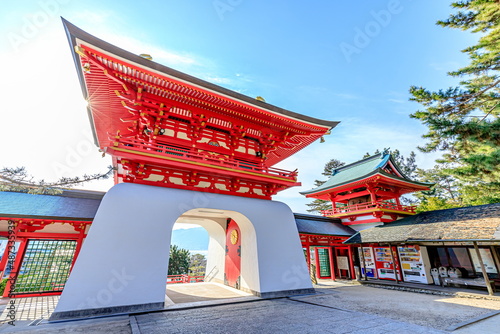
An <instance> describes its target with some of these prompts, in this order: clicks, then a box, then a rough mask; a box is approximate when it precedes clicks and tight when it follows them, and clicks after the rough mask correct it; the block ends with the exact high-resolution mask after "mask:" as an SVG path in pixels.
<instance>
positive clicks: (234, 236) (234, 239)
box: [231, 230, 239, 245]
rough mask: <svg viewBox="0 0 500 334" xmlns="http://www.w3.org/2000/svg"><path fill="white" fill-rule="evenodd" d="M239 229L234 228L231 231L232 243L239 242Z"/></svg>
mask: <svg viewBox="0 0 500 334" xmlns="http://www.w3.org/2000/svg"><path fill="white" fill-rule="evenodd" d="M238 237H239V236H238V231H237V230H232V231H231V243H232V244H233V245H236V243H237V242H238Z"/></svg>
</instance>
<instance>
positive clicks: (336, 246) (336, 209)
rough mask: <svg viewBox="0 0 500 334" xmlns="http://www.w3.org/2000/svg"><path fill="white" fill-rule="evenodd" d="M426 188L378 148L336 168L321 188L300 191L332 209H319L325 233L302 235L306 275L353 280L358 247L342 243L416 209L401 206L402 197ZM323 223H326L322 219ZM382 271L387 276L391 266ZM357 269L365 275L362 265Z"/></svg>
mask: <svg viewBox="0 0 500 334" xmlns="http://www.w3.org/2000/svg"><path fill="white" fill-rule="evenodd" d="M431 186H432V184H427V183H421V182H416V181H413V180H411V179H409V178H408V177H407V176H406V175H404V174H403V173H402V172H401V170H400V168H399V167H398V165H397V164H396V162H395V161H394V159H393V158H392V155H391V154H390V153H389V152H382V153H379V154H375V155H373V156H370V157H367V158H365V159H362V160H359V161H357V162H354V163H351V164H349V165H345V166H342V167H339V168H337V169H335V170H334V171H333V172H332V175H331V176H330V178H329V179H328V180H327V181H326V182H325V183H324V184H322V185H321V186H319V187H317V188H315V189H311V190H308V191H304V192H301V194H303V195H305V196H306V197H308V198H315V199H321V200H325V201H329V202H331V203H332V208H331V209H329V210H324V211H322V214H323V216H324V217H326V218H328V219H329V220H330V221H329V223H327V225H326V226H327V227H328V229H329V230H331V232H330V233H312V234H308V235H305V234H302V233H301V242H302V247H303V249H304V251H305V253H306V258H307V262H308V266H309V270H310V271H311V273H312V274H313V275H315V276H316V277H317V278H320V279H336V278H349V279H354V278H356V273H355V270H354V268H355V267H362V266H361V265H360V261H359V258H358V249H356V247H355V246H354V245H351V244H344V243H343V242H344V241H346V240H347V239H348V238H349V237H350V236H351V235H352V234H353V233H355V232H356V231H360V230H365V229H369V228H372V227H374V226H379V225H384V224H390V223H392V222H394V221H397V220H398V219H401V218H403V217H408V216H412V215H414V214H415V207H414V206H409V205H402V204H401V201H400V197H401V195H404V194H409V193H412V192H416V191H420V190H429V189H430V187H431ZM322 225H325V222H324V221H323V222H322ZM339 225H343V226H344V230H340V227H339ZM324 230H325V231H326V229H324ZM299 232H300V227H299ZM349 233H350V234H349ZM325 234H328V235H325ZM385 265H387V264H385ZM386 269H388V271H387V273H388V275H389V276H390V270H392V267H390V268H389V267H388V268H386ZM361 270H362V271H363V273H364V270H365V268H364V267H363V268H361ZM372 270H374V269H372V268H371V267H370V274H373V273H372V272H371V271H372ZM384 273H385V271H384ZM373 276H375V277H377V275H375V274H373V275H372V277H373ZM378 277H380V278H383V277H384V275H383V274H380V275H378Z"/></svg>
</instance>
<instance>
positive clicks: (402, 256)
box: [398, 245, 427, 283]
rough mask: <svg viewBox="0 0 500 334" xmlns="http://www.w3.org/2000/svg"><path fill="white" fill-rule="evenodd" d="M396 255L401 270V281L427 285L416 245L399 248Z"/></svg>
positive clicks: (418, 248)
mask: <svg viewBox="0 0 500 334" xmlns="http://www.w3.org/2000/svg"><path fill="white" fill-rule="evenodd" d="M398 253H399V261H400V262H401V267H402V269H403V280H404V281H405V282H418V283H427V278H426V275H425V268H424V263H423V260H422V256H421V254H420V247H419V246H418V245H405V246H399V247H398Z"/></svg>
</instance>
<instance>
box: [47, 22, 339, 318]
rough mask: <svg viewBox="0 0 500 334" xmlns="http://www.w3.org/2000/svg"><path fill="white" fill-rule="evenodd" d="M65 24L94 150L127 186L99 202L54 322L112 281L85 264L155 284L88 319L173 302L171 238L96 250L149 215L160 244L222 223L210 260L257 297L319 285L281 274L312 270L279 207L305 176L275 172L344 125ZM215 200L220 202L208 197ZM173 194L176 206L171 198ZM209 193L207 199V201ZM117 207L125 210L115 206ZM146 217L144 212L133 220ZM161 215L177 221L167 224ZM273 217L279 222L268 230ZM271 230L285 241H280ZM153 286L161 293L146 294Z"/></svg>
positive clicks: (213, 231)
mask: <svg viewBox="0 0 500 334" xmlns="http://www.w3.org/2000/svg"><path fill="white" fill-rule="evenodd" d="M64 24H65V29H66V32H67V34H68V39H69V42H70V44H71V46H72V49H73V50H74V54H73V56H74V60H75V65H76V68H77V71H78V75H79V78H80V83H81V84H82V90H83V92H84V98H85V99H86V100H87V101H88V111H89V115H90V120H91V126H92V130H93V132H94V137H95V143H96V145H97V146H98V147H99V148H100V150H101V151H102V152H105V153H106V154H109V155H111V158H112V161H113V166H114V167H115V170H116V173H115V175H114V177H115V182H116V183H117V184H116V185H115V186H114V187H113V188H112V189H111V190H110V191H109V192H108V193H107V195H106V196H105V198H104V200H103V202H102V203H101V206H100V208H99V211H98V213H97V215H96V217H95V220H94V223H93V226H92V230H91V231H90V235H89V237H88V238H87V241H86V247H84V249H83V251H82V254H81V255H80V259H79V261H78V266H76V268H75V270H73V272H72V275H71V276H70V278H69V281H68V284H67V286H66V290H65V292H64V293H63V295H62V297H61V301H60V304H59V305H58V309H57V310H56V312H55V313H54V314H53V316H52V317H53V318H56V317H57V318H63V317H66V316H74V313H73V311H75V310H79V312H80V311H81V308H82V307H81V306H80V305H81V300H82V299H85V296H86V295H88V294H99V292H100V291H103V289H104V290H105V289H106V287H105V286H104V285H105V280H106V278H104V277H103V278H102V280H100V281H92V282H89V281H88V280H86V271H85V270H84V269H83V266H87V267H92V268H94V270H96V271H98V270H101V271H103V272H105V273H104V275H107V279H110V280H111V279H113V277H112V275H113V272H112V270H111V269H109V268H110V267H111V266H117V265H118V263H119V264H120V266H121V267H120V268H118V269H117V270H122V269H121V268H122V267H123V268H126V270H128V271H129V272H131V273H134V274H133V275H130V276H141V278H143V277H144V276H145V278H144V279H146V280H147V281H148V282H144V281H142V280H141V282H139V281H137V282H136V281H134V282H128V283H127V286H126V287H124V288H123V290H120V292H119V293H117V294H114V295H113V298H112V299H110V300H109V301H106V302H103V303H102V305H98V306H95V305H86V307H87V308H86V309H84V310H83V311H81V312H80V313H81V314H83V313H85V312H94V311H93V310H94V309H95V308H100V309H102V310H103V311H104V310H107V311H106V312H109V310H114V309H113V308H112V307H115V306H116V307H118V308H119V309H116V311H117V312H123V307H124V306H127V307H130V308H134V309H136V306H137V305H141V307H149V308H150V309H151V308H157V307H163V303H164V286H161V284H160V283H161V282H162V281H163V282H164V277H161V275H162V271H163V270H166V269H164V266H161V265H158V263H161V262H162V260H161V259H163V258H164V257H165V255H164V254H163V252H164V249H163V248H164V247H165V245H167V247H168V243H165V242H162V240H157V241H156V242H149V240H148V242H147V243H146V244H145V245H144V246H143V247H140V249H139V250H138V251H137V252H135V253H133V252H132V251H131V250H130V249H127V248H125V246H124V245H122V244H121V243H119V242H116V246H117V247H122V248H121V252H120V253H119V254H118V252H117V251H115V252H113V251H111V249H110V251H103V252H102V253H103V254H101V256H99V257H98V259H97V261H95V260H94V259H95V257H96V250H95V248H101V249H108V247H109V244H106V243H104V241H103V238H102V237H94V238H93V237H92V236H93V234H92V233H93V232H94V231H99V233H105V234H113V228H120V227H122V226H123V225H127V224H131V225H133V224H135V223H136V220H137V219H141V222H142V225H141V227H145V226H149V229H150V230H148V233H149V236H150V237H151V238H154V237H158V238H161V237H165V236H167V235H169V233H171V232H170V231H168V228H171V224H172V225H173V224H174V223H175V220H176V219H180V218H181V219H183V218H185V219H189V218H192V219H202V220H203V219H204V220H209V221H212V222H213V223H214V224H212V225H210V226H211V227H209V229H210V231H209V234H210V238H211V239H210V240H211V241H210V242H211V243H212V241H213V245H212V246H213V247H210V245H209V258H210V256H211V255H210V250H212V251H213V252H214V254H216V256H217V258H218V259H220V260H221V262H222V263H219V262H218V263H217V265H219V266H222V265H224V267H225V268H224V269H223V268H219V269H220V270H219V272H220V273H221V274H220V275H221V276H222V277H223V276H224V273H225V274H226V281H227V284H229V285H232V286H237V287H240V288H241V289H245V290H247V291H249V292H251V293H254V294H256V295H259V296H266V295H272V294H275V293H277V292H279V293H284V292H287V291H288V292H290V291H295V290H298V289H300V290H301V292H304V291H303V290H309V289H311V288H312V286H311V283H310V281H308V280H307V278H308V277H307V276H306V275H303V277H302V276H301V277H300V280H301V281H300V282H301V283H300V284H296V283H295V284H292V283H291V282H286V281H284V280H281V281H280V280H279V279H276V277H275V276H277V275H279V274H280V273H282V272H286V271H288V270H290V268H293V267H297V266H299V267H300V266H304V263H303V258H302V254H301V251H300V242H299V238H298V236H297V229H296V225H295V222H294V221H293V214H292V213H291V210H290V208H288V207H286V206H284V205H283V204H282V203H276V202H273V201H270V200H271V198H272V196H273V195H275V194H277V193H278V192H279V191H282V190H285V189H287V188H290V187H293V186H297V185H300V183H299V182H298V181H297V171H286V170H282V169H278V168H275V167H273V166H274V165H275V164H276V163H278V162H280V161H282V160H284V159H286V158H288V157H290V156H292V155H293V154H295V153H296V152H298V151H300V150H301V149H303V148H305V147H306V146H308V145H309V144H311V143H312V142H314V141H315V140H317V139H319V138H321V137H322V136H324V135H325V134H328V133H329V131H330V130H331V129H332V128H333V127H335V126H336V125H337V123H338V122H331V121H325V120H319V119H315V118H312V117H308V116H304V115H301V114H298V113H295V112H292V111H289V110H285V109H282V108H279V107H276V106H273V105H271V104H268V103H266V102H263V101H260V100H257V99H254V98H251V97H248V96H245V95H242V94H239V93H237V92H233V91H230V90H228V89H225V88H223V87H220V86H217V85H214V84H212V83H209V82H205V81H203V80H200V79H198V78H194V77H192V76H189V75H186V74H184V73H181V72H178V71H176V70H173V69H171V68H168V67H166V66H162V65H160V64H157V63H155V62H152V61H151V60H149V59H145V58H142V57H140V56H137V55H134V54H131V53H129V52H126V51H124V50H122V49H119V48H117V47H116V46H114V45H111V44H109V43H106V42H104V41H102V40H100V39H98V38H95V37H94V36H91V35H89V34H88V33H86V32H84V31H82V30H80V29H78V28H77V27H75V26H73V25H71V24H70V23H69V22H66V21H64ZM207 193H210V195H204V194H207ZM139 194H140V195H139ZM228 195H229V196H228ZM160 198H162V199H163V200H162V201H161V202H159V199H160ZM166 198H170V199H171V200H170V201H169V202H168V203H165V202H164V201H165V199H166ZM200 198H202V199H203V202H204V203H205V204H199V203H201V201H200ZM263 200H265V201H263ZM125 202H126V203H128V204H127V205H124V204H123V203H125ZM115 206H119V207H120V208H121V211H120V212H117V211H116V210H113V209H112V208H113V207H115ZM181 207H186V208H185V209H181ZM146 208H147V209H146ZM146 210H147V211H146ZM139 212H142V215H141V217H136V219H135V220H134V219H132V218H133V217H135V216H136V215H138V214H139ZM184 214H186V215H188V216H189V217H187V218H186V216H185V215H184ZM144 215H147V216H148V218H147V219H145V218H144ZM162 219H164V220H167V223H166V224H165V223H164V222H163V224H161V223H162V221H161V220H162ZM227 219H234V220H235V221H237V222H238V223H237V224H236V223H235V222H234V221H232V220H231V221H230V222H229V224H228V225H226V222H227ZM270 220H275V221H276V222H275V223H273V224H272V226H269V225H270V224H268V222H269V221H270ZM97 226H98V227H97ZM238 226H239V227H238ZM130 227H131V226H127V228H126V229H123V230H125V231H124V233H123V235H121V237H122V241H121V242H122V243H126V242H132V239H133V238H134V237H137V236H136V234H133V233H132V231H131V228H130ZM240 228H241V229H240ZM241 230H243V231H244V235H241V233H240V232H241ZM150 231H156V232H154V233H151V232H150ZM247 232H248V233H247ZM95 233H98V232H95ZM267 233H273V234H277V233H280V234H282V235H286V238H283V240H277V241H276V240H273V241H272V242H271V239H270V238H268V237H267V236H265V234H267ZM101 235H102V234H101ZM125 236H126V238H129V239H126V238H125ZM110 237H111V236H110ZM139 237H140V236H139ZM242 238H245V240H244V241H242ZM126 240H128V241H126ZM257 241H258V242H257ZM89 244H90V245H92V246H87V245H89ZM240 246H241V248H240ZM91 247H94V248H91ZM226 247H227V256H224V250H225V249H226ZM277 250H280V251H284V252H287V253H288V254H287V257H286V258H283V257H280V256H279V254H280V252H279V251H277ZM158 253H161V254H158ZM257 254H266V256H257ZM124 257H131V258H135V259H136V258H139V257H141V258H144V259H145V260H144V261H151V263H149V264H148V263H145V264H144V267H145V268H146V269H147V270H148V271H149V273H150V274H149V275H142V272H141V274H140V273H139V272H138V269H137V268H135V267H133V266H132V265H131V261H130V260H128V261H125V260H124ZM245 258H246V259H247V260H245ZM257 259H258V262H257ZM209 260H210V259H209ZM132 262H133V261H132ZM165 262H166V263H168V259H165ZM80 267H82V269H78V268H80ZM269 268H273V270H270V269H269ZM222 269H223V270H222ZM123 270H125V269H123ZM141 270H144V268H143V269H141ZM208 270H210V268H209V269H208ZM261 276H262V277H261ZM218 278H219V277H218ZM221 281H222V280H221ZM144 284H146V285H151V286H155V287H157V288H156V289H154V290H151V291H143V287H142V285H144ZM162 289H163V290H162ZM139 291H143V293H142V294H141V293H139ZM146 301H147V302H146ZM61 303H62V304H61ZM160 304H161V305H160ZM60 305H63V306H60ZM84 311H85V312H84Z"/></svg>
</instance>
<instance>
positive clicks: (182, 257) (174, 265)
mask: <svg viewBox="0 0 500 334" xmlns="http://www.w3.org/2000/svg"><path fill="white" fill-rule="evenodd" d="M189 260H190V255H189V251H188V250H187V249H183V248H179V247H177V245H170V259H169V260H168V274H169V275H184V274H187V273H188V271H189V262H190V261H189Z"/></svg>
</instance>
